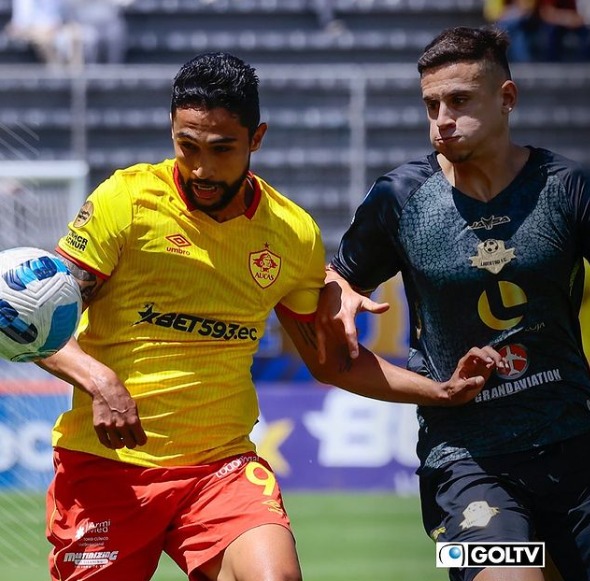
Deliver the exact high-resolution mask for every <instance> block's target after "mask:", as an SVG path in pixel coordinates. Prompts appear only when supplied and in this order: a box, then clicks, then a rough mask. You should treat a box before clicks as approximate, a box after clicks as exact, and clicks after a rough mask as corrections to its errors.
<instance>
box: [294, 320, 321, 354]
mask: <svg viewBox="0 0 590 581" xmlns="http://www.w3.org/2000/svg"><path fill="white" fill-rule="evenodd" d="M297 328H298V329H299V334H300V335H301V337H303V340H304V341H305V343H307V345H311V346H312V347H313V348H314V349H317V347H318V342H317V336H316V334H315V327H314V326H313V323H301V322H298V323H297Z"/></svg>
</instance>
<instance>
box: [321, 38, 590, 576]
mask: <svg viewBox="0 0 590 581" xmlns="http://www.w3.org/2000/svg"><path fill="white" fill-rule="evenodd" d="M507 47H508V39H507V37H506V35H505V34H504V33H502V32H500V31H499V30H497V29H495V28H466V27H457V28H453V29H449V30H445V31H444V32H442V33H441V34H440V35H439V36H438V37H437V38H436V39H434V40H433V41H432V42H431V43H430V44H429V45H428V46H427V47H426V49H425V50H424V53H423V54H422V56H421V58H420V59H419V61H418V71H419V74H420V80H421V89H422V98H423V100H424V104H425V106H426V113H427V117H428V121H429V124H430V139H431V142H432V145H433V147H434V150H435V151H434V152H433V153H431V154H430V155H428V156H425V157H424V158H422V159H416V160H413V161H410V162H409V163H406V164H404V165H402V166H400V167H398V168H396V169H395V170H393V171H391V172H389V173H388V174H386V175H383V176H381V177H380V178H378V179H377V181H376V182H375V183H374V184H373V186H372V187H371V189H370V191H369V193H368V194H367V196H366V198H365V199H364V201H363V202H362V204H361V205H360V206H359V208H358V209H357V211H356V214H355V216H354V219H353V221H352V224H351V225H350V227H349V229H348V231H347V232H346V233H345V234H344V236H343V238H342V241H341V244H340V247H339V250H338V252H337V253H336V255H335V256H334V258H333V260H332V262H331V265H330V267H329V268H328V274H327V286H326V288H325V289H324V292H323V295H322V299H321V302H320V308H319V311H318V317H317V323H316V324H317V330H318V338H319V348H320V353H321V352H322V351H323V348H324V347H323V346H324V345H325V343H326V341H327V340H330V342H331V340H333V339H334V337H336V339H337V340H339V341H340V342H341V343H344V344H346V345H347V346H348V351H349V355H350V357H351V358H353V359H354V358H355V357H356V356H357V353H358V351H357V338H356V330H355V326H354V317H355V315H356V314H357V313H358V312H360V311H369V312H373V313H379V312H382V311H383V310H386V309H387V308H388V305H387V304H384V303H376V302H373V301H371V300H370V299H369V298H368V297H369V295H370V293H371V291H373V290H374V289H375V288H376V287H377V286H378V285H380V284H381V283H382V282H384V281H385V280H387V279H389V278H390V277H392V276H394V275H395V274H396V273H399V272H401V275H402V277H403V281H404V286H405V292H406V297H407V302H408V305H409V311H410V320H411V328H412V330H411V338H410V353H409V359H408V367H409V369H412V370H414V371H416V372H418V373H421V374H424V375H425V376H428V377H431V378H433V379H437V380H439V381H440V380H443V379H444V378H446V377H448V376H449V373H450V372H451V371H452V369H453V366H454V362H456V361H457V360H458V358H459V357H460V354H461V352H462V351H463V350H464V349H465V347H466V346H467V345H472V344H473V345H480V346H482V345H489V346H493V347H494V348H495V349H497V350H498V351H499V352H500V353H501V354H503V355H504V356H505V357H506V359H507V360H508V362H509V364H510V365H509V369H508V370H501V369H497V370H496V371H495V372H494V373H493V374H492V377H491V378H490V380H489V381H488V382H487V384H486V386H485V387H484V389H483V390H482V392H481V393H480V394H479V395H478V396H477V397H476V398H475V400H474V401H473V402H470V403H468V404H467V405H465V406H462V407H458V408H454V409H440V408H439V409H436V408H434V407H431V406H419V408H418V416H419V424H420V434H419V443H418V455H419V458H420V468H419V476H420V487H421V499H422V511H423V520H424V526H425V528H426V530H427V532H428V533H429V535H430V536H431V537H432V538H433V539H435V540H438V541H456V542H462V541H465V542H467V541H481V542H484V541H490V542H495V541H528V540H531V539H533V538H534V537H535V536H536V537H538V538H539V539H540V540H542V541H545V542H546V546H547V549H548V551H549V552H550V553H551V555H552V557H553V559H554V560H555V561H556V564H557V566H558V568H559V569H560V571H561V574H562V575H563V577H564V579H565V580H567V581H583V580H585V579H590V374H589V369H588V364H587V362H586V358H585V357H584V353H583V350H582V344H581V339H580V327H579V323H578V311H579V307H580V302H581V296H582V288H583V279H584V276H583V274H584V268H583V257H586V258H588V257H590V184H589V183H588V181H587V179H586V178H585V177H584V174H583V172H582V171H581V169H580V168H579V167H578V166H577V165H576V164H575V163H573V162H572V161H570V160H568V159H566V158H564V157H562V156H560V155H557V154H556V153H552V152H551V151H547V150H545V149H538V148H536V147H531V146H526V147H523V146H521V145H518V144H516V143H515V142H513V141H512V138H511V135H510V130H509V117H510V112H511V111H512V110H513V108H514V107H515V105H516V102H517V87H516V85H515V83H514V81H513V80H512V79H511V73H510V69H509V65H508V62H507V59H506V49H507ZM450 576H451V579H453V580H463V581H471V580H474V579H477V581H484V580H485V581H489V580H499V579H510V580H518V581H525V580H527V581H533V580H540V579H542V578H543V573H542V571H541V570H540V569H526V570H525V569H520V570H519V569H517V568H515V567H513V568H512V570H511V571H507V570H506V569H493V568H488V569H459V568H455V569H451V572H450Z"/></svg>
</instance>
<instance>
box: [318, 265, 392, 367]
mask: <svg viewBox="0 0 590 581" xmlns="http://www.w3.org/2000/svg"><path fill="white" fill-rule="evenodd" d="M325 283H326V284H325V287H324V288H323V289H322V291H321V294H320V301H319V305H318V310H317V314H316V333H317V337H318V356H319V360H320V363H324V362H325V360H326V350H327V348H328V343H330V342H336V343H340V344H342V345H345V346H346V347H347V350H348V355H349V356H350V357H351V358H352V359H356V358H357V357H358V355H359V343H358V335H357V329H356V323H355V317H356V315H357V314H358V313H360V312H363V311H366V312H370V313H374V314H381V313H384V312H385V311H387V310H388V309H389V304H388V303H376V302H375V301H372V300H371V299H370V298H369V297H367V296H365V295H363V294H362V293H360V292H357V291H356V290H355V289H353V288H352V287H351V285H350V284H348V282H347V281H346V280H345V279H344V278H343V277H342V276H340V274H338V273H337V272H336V271H335V270H334V269H333V268H331V267H330V265H328V267H327V268H326V280H325Z"/></svg>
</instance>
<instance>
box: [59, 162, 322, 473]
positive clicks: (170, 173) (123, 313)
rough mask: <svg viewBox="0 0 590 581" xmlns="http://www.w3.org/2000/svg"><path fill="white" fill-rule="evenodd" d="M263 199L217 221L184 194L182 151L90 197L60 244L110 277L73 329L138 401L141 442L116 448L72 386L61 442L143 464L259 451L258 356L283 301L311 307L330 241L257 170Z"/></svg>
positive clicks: (306, 313)
mask: <svg viewBox="0 0 590 581" xmlns="http://www.w3.org/2000/svg"><path fill="white" fill-rule="evenodd" d="M249 179H250V180H251V181H252V183H253V185H254V191H255V195H254V201H253V203H252V204H251V206H250V208H248V210H247V212H246V214H245V215H243V216H239V217H238V218H234V219H232V220H229V221H227V222H223V223H218V222H216V221H215V220H213V219H212V218H210V217H209V216H208V215H207V214H205V213H203V212H201V211H199V210H196V209H194V208H193V207H192V206H191V204H190V202H189V201H188V200H187V199H186V198H185V197H184V193H183V191H182V188H181V187H180V184H179V176H178V172H177V170H176V167H175V164H174V161H173V160H166V161H163V162H161V163H158V164H153V165H149V164H139V165H135V166H132V167H130V168H127V169H125V170H119V171H117V172H115V173H114V174H113V176H111V177H110V178H109V179H108V180H106V181H105V182H104V183H102V184H101V185H100V186H99V187H98V188H97V189H96V190H95V191H94V192H93V193H92V194H91V195H90V196H89V197H88V199H87V201H86V203H85V204H84V206H83V207H82V209H81V210H80V212H79V214H78V216H77V217H76V219H75V220H73V221H72V222H71V223H70V224H69V232H68V234H67V235H66V236H64V237H63V238H62V239H61V240H60V241H59V243H58V248H57V251H58V252H60V253H61V254H63V255H64V256H66V257H67V258H68V259H70V260H72V261H73V262H75V263H77V264H78V265H80V266H81V267H83V268H85V269H88V270H90V271H92V272H94V273H95V274H97V275H98V276H100V277H101V278H103V279H106V282H105V284H104V285H103V286H102V288H101V289H100V290H99V292H98V293H97V295H96V297H95V298H94V299H93V301H92V303H91V306H90V307H89V309H87V311H86V312H85V313H84V316H83V320H82V323H81V327H80V329H79V333H78V341H79V343H80V346H81V347H82V349H83V350H84V351H86V352H87V353H89V354H90V355H92V356H93V357H94V358H96V359H98V360H99V361H101V362H103V363H105V364H106V365H108V366H109V367H110V368H111V369H113V370H114V371H115V372H116V373H117V374H118V376H119V378H120V379H121V381H122V382H123V383H124V384H125V386H126V387H127V389H128V390H129V392H130V393H131V395H132V396H133V397H134V399H135V401H136V402H137V405H138V409H139V415H140V418H141V421H142V425H143V427H144V429H145V431H146V433H147V435H148V442H147V444H146V445H145V446H141V447H138V448H136V449H133V450H130V449H127V448H123V449H120V450H109V449H107V448H105V447H104V446H102V445H101V444H100V443H99V441H98V438H97V436H96V433H95V431H94V428H93V423H92V408H91V398H90V397H89V396H88V395H87V394H85V393H84V392H82V391H81V390H79V389H74V396H73V402H72V409H71V410H69V411H67V412H65V413H64V414H62V415H61V416H60V417H59V418H58V420H57V422H56V424H55V426H54V430H53V445H54V446H59V447H63V448H68V449H71V450H79V451H84V452H89V453H92V454H96V455H98V456H102V457H105V458H111V459H115V460H121V461H124V462H129V463H132V464H137V465H141V466H184V465H194V464H203V463H208V462H211V461H214V460H219V459H222V458H226V457H228V456H232V455H234V454H241V453H244V452H249V451H253V450H254V448H255V447H254V444H253V443H252V442H251V440H250V438H249V434H250V432H251V430H252V427H253V426H254V424H255V422H256V420H257V417H258V414H259V410H258V401H257V397H256V392H255V389H254V385H253V381H252V377H251V373H250V368H251V365H252V359H253V356H254V353H255V352H256V350H257V346H258V343H259V341H260V338H261V337H262V335H263V333H264V329H265V322H266V320H267V318H268V316H269V314H270V313H271V310H272V309H273V308H274V307H275V306H276V307H278V308H282V309H284V310H285V311H286V312H288V313H289V314H291V315H292V316H297V317H302V318H305V319H307V320H309V319H310V318H312V317H313V315H314V313H315V310H316V307H317V301H318V296H319V291H320V289H321V287H322V286H323V280H324V266H325V252H324V246H323V243H322V240H321V236H320V233H319V229H318V227H317V225H316V223H315V222H314V220H313V219H312V218H311V216H310V215H309V214H307V212H305V211H304V210H303V209H302V208H300V207H299V206H297V205H296V204H295V203H293V202H291V201H290V200H288V199H287V198H285V197H284V196H282V195H281V194H280V193H278V192H277V191H276V190H274V189H273V188H272V187H271V186H269V185H268V184H267V183H265V182H264V181H263V180H262V179H260V178H259V177H257V176H254V175H253V174H250V175H249Z"/></svg>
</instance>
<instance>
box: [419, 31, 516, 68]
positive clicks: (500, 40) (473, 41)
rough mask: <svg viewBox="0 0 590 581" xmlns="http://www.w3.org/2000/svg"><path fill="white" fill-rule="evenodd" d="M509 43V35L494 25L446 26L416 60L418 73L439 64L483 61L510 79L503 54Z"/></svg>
mask: <svg viewBox="0 0 590 581" xmlns="http://www.w3.org/2000/svg"><path fill="white" fill-rule="evenodd" d="M509 45H510V39H509V37H508V34H506V32H504V31H503V30H500V29H499V28H496V27H495V26H482V27H480V28H469V27H467V26H457V27H455V28H448V29H446V30H443V31H442V32H441V33H440V34H439V35H438V36H437V37H436V38H435V39H434V40H433V41H432V42H430V44H428V46H427V47H426V48H425V49H424V52H423V53H422V56H421V57H420V58H419V59H418V72H419V73H420V76H422V74H423V73H424V72H425V71H427V70H429V69H434V68H436V67H440V66H442V65H449V64H453V63H457V62H477V61H484V62H485V63H486V64H488V65H492V66H497V67H500V69H502V71H503V72H504V74H505V75H506V78H507V79H511V78H512V75H511V74H510V66H509V65H508V58H507V56H506V51H507V50H508V46H509Z"/></svg>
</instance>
